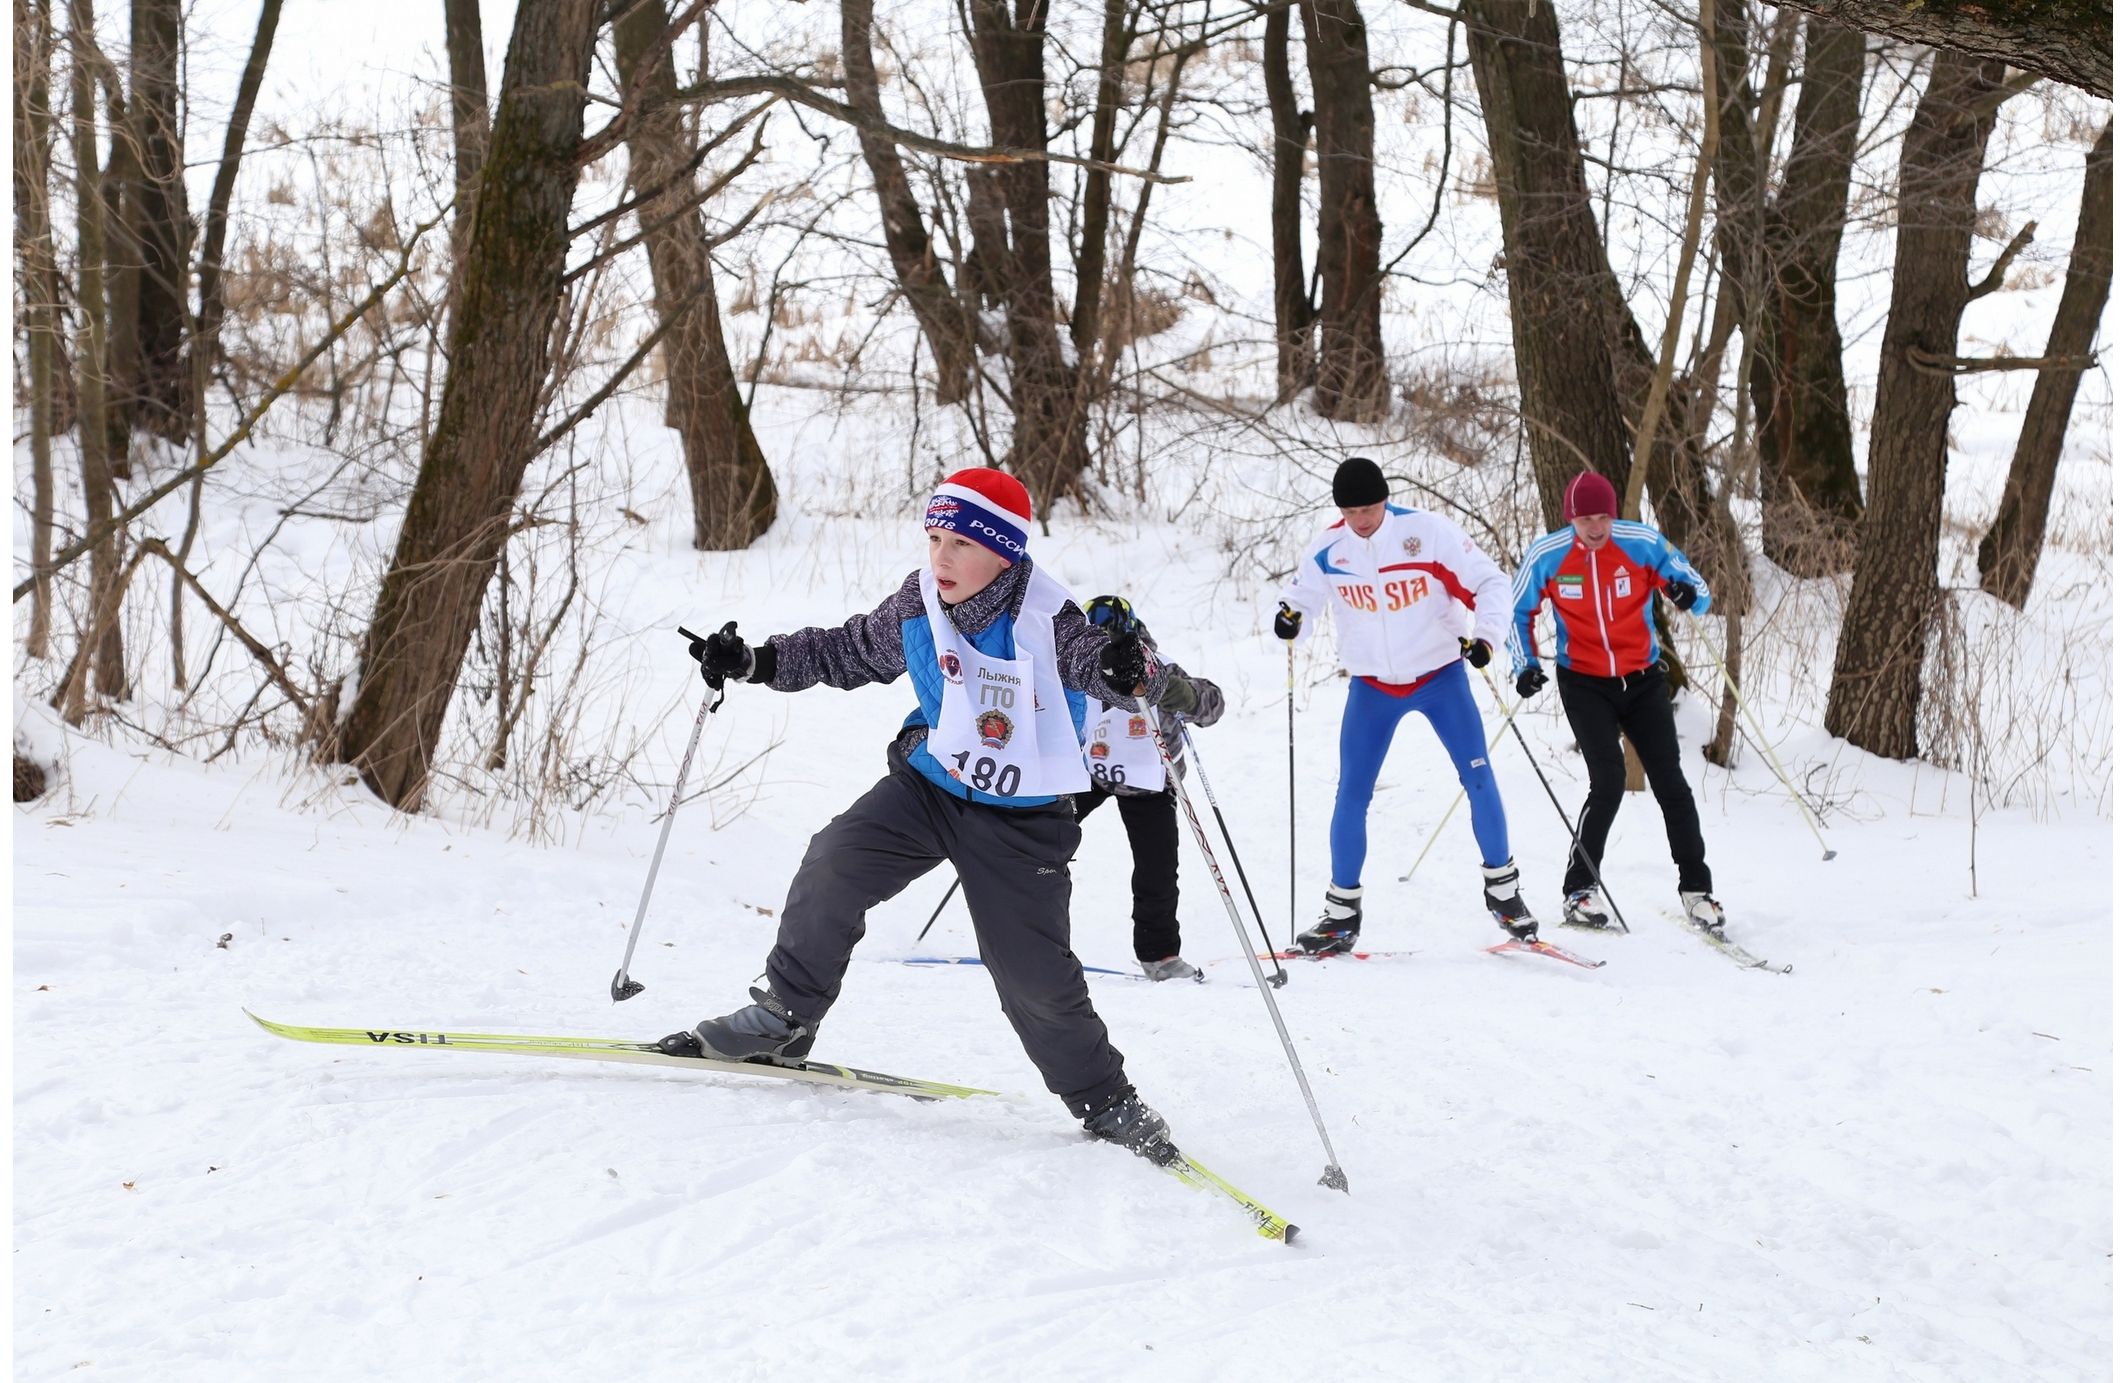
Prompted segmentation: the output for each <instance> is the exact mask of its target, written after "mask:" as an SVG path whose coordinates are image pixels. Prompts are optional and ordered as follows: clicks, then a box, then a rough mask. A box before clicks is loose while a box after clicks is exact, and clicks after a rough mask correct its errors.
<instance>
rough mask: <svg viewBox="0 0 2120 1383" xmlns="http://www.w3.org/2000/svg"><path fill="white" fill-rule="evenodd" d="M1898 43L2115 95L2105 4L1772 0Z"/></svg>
mask: <svg viewBox="0 0 2120 1383" xmlns="http://www.w3.org/2000/svg"><path fill="white" fill-rule="evenodd" d="M1770 3H1773V4H1781V5H1789V6H1792V7H1794V8H1796V9H1800V10H1804V11H1807V12H1808V13H1811V14H1815V15H1818V16H1820V17H1821V18H1824V19H1829V20H1831V21H1833V22H1834V23H1836V24H1845V25H1847V26H1848V27H1849V28H1851V29H1860V30H1862V31H1863V32H1865V33H1872V34H1885V35H1887V36H1889V37H1891V38H1895V39H1898V40H1899V41H1900V42H1901V43H1919V44H1928V45H1933V46H1934V47H1937V48H1942V49H1947V50H1949V51H1952V52H1956V53H1960V54H1971V55H1972V56H1974V57H1983V58H1999V59H2001V60H2003V61H2005V62H2007V63H2009V64H2011V65H2012V66H2014V67H2021V68H2023V69H2025V70H2026V71H2028V72H2037V73H2039V74H2040V75H2041V76H2044V77H2052V78H2053V79H2054V80H2055V81H2057V82H2067V83H2068V84H2069V85H2070V86H2075V87H2081V88H2083V89H2084V90H2085V91H2088V92H2089V93H2090V94H2091V95H2093V96H2096V97H2099V98H2101V99H2103V100H2107V101H2110V100H2112V99H2113V11H2112V7H2111V6H2110V5H2103V4H2099V3H2096V0H2092V3H2088V4H2055V3H2054V0H1985V3H1982V4H1977V5H1958V4H1947V5H1926V4H1908V3H1907V0H1770Z"/></svg>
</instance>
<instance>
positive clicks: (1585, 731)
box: [1556, 666, 1714, 893]
mask: <svg viewBox="0 0 2120 1383" xmlns="http://www.w3.org/2000/svg"><path fill="white" fill-rule="evenodd" d="M1556 680H1557V681H1558V682H1559V684H1560V692H1561V705H1562V706H1563V707H1564V708H1565V709H1566V710H1567V712H1568V725H1569V727H1570V728H1571V729H1573V730H1574V731H1575V740H1576V743H1577V744H1579V745H1581V746H1582V750H1583V762H1584V764H1585V765H1587V766H1588V767H1589V769H1590V798H1589V800H1588V801H1586V802H1584V803H1583V812H1582V816H1581V817H1580V818H1579V820H1578V829H1579V830H1580V831H1581V840H1582V846H1583V850H1584V851H1585V852H1586V853H1587V854H1588V855H1589V856H1590V859H1591V860H1592V861H1593V862H1594V863H1596V864H1597V865H1598V867H1599V868H1600V869H1602V868H1603V866H1604V860H1605V836H1606V834H1607V833H1608V832H1610V831H1611V829H1612V818H1613V817H1615V816H1617V815H1619V804H1620V799H1621V798H1622V797H1624V796H1625V795H1626V791H1627V759H1626V753H1625V751H1624V750H1622V749H1621V748H1620V743H1619V736H1620V732H1621V731H1622V730H1624V731H1626V732H1627V738H1628V739H1630V740H1632V741H1634V752H1635V753H1636V754H1637V755H1639V756H1640V758H1641V761H1642V773H1643V775H1644V776H1645V777H1647V778H1648V780H1649V790H1650V791H1651V792H1653V793H1655V794H1656V805H1657V806H1659V807H1661V808H1663V811H1664V834H1665V836H1667V837H1668V838H1669V839H1670V842H1671V858H1672V860H1673V861H1674V862H1676V863H1677V865H1678V887H1679V891H1680V892H1683V893H1712V892H1713V891H1714V883H1713V880H1712V879H1711V878H1710V876H1709V874H1708V847H1707V845H1706V844H1705V843H1703V842H1702V840H1701V838H1700V812H1699V810H1698V809H1697V808H1696V807H1695V806H1694V805H1693V789H1692V786H1691V785H1690V784H1688V783H1687V782H1686V769H1685V765H1684V763H1683V762H1682V761H1681V760H1680V758H1679V751H1678V727H1677V726H1676V725H1674V724H1673V723H1672V721H1671V689H1670V687H1669V686H1667V685H1666V684H1665V682H1664V673H1663V669H1662V668H1659V667H1653V666H1652V667H1647V668H1644V669H1642V670H1641V671H1640V672H1630V673H1628V674H1627V675H1626V676H1625V677H1588V676H1585V675H1583V674H1582V673H1579V672H1575V671H1573V670H1572V669H1569V668H1561V669H1560V670H1559V677H1558V678H1557V679H1556ZM1591 883H1592V880H1591V877H1590V866H1589V865H1586V864H1584V863H1583V861H1582V859H1581V857H1580V856H1577V855H1576V854H1575V853H1574V852H1572V851H1571V852H1570V853H1569V856H1568V876H1567V879H1566V880H1565V881H1564V882H1563V883H1562V884H1561V887H1562V888H1563V889H1564V890H1565V891H1567V892H1569V893H1574V892H1576V891H1578V890H1580V889H1585V888H1589V887H1590V886H1591Z"/></svg>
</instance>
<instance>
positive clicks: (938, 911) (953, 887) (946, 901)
mask: <svg viewBox="0 0 2120 1383" xmlns="http://www.w3.org/2000/svg"><path fill="white" fill-rule="evenodd" d="M963 882H964V878H963V876H962V875H960V876H958V877H957V878H954V879H952V880H950V891H949V892H948V893H945V894H943V895H942V901H941V902H939V903H937V904H935V911H934V914H933V916H930V917H929V918H928V924H927V925H926V926H925V927H922V928H921V929H920V935H918V936H916V937H914V938H913V944H914V945H915V946H918V945H919V944H920V943H921V942H923V941H925V940H927V934H928V933H929V932H931V931H933V930H934V929H935V918H937V917H940V916H942V910H943V909H944V908H946V907H948V906H949V905H950V899H952V898H955V897H956V896H957V886H958V885H959V884H961V883H963Z"/></svg>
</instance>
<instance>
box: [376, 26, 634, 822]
mask: <svg viewBox="0 0 2120 1383" xmlns="http://www.w3.org/2000/svg"><path fill="white" fill-rule="evenodd" d="M601 12H602V7H601V6H600V5H599V4H597V3H596V0H522V3H521V4H520V5H519V6H518V7H517V9H516V14H515V32H514V35H513V37H512V38H511V39H510V41H509V45H508V59H507V64H506V68H505V76H504V78H503V81H502V86H501V100H500V110H499V112H498V114H497V115H496V117H495V120H494V124H493V133H492V139H491V142H490V144H489V146H488V149H487V154H486V162H485V167H484V169H483V171H482V174H481V177H480V182H479V202H480V207H479V214H478V218H477V222H476V225H475V226H474V228H473V231H472V236H471V245H470V253H469V255H468V257H467V258H466V260H465V263H464V266H463V270H464V272H463V282H462V292H461V296H460V297H459V299H458V303H457V311H456V316H455V319H454V321H453V322H452V323H451V329H450V334H451V350H450V353H449V374H448V378H447V380H446V381H445V383H444V384H443V386H442V402H441V408H440V410H439V412H438V414H437V416H436V419H435V426H434V433H433V435H432V437H430V438H429V439H428V442H427V448H426V454H425V455H424V456H423V457H422V458H421V462H420V474H419V479H418V480H417V481H416V482H415V483H414V485H413V490H412V496H411V499H410V501H409V502H408V503H407V505H406V510H405V520H404V526H403V527H402V529H401V530H400V531H399V534H398V544H397V551H396V553H395V554H394V556H393V557H392V559H391V564H390V570H389V572H388V573H387V574H386V575H385V576H384V578H383V585H382V589H381V591H380V592H379V593H378V595H377V597H376V609H375V616H374V618H373V620H372V621H371V622H370V624H369V627H368V633H367V636H366V638H365V639H364V640H363V643H362V648H361V671H360V689H359V692H358V693H357V695H356V696H355V699H354V704H353V708H352V710H351V711H350V712H349V714H348V716H347V720H346V725H345V727H344V730H343V733H342V734H341V737H340V742H339V744H338V746H337V749H338V754H339V757H340V759H341V761H343V762H346V763H351V764H354V765H355V766H357V767H358V768H359V769H360V772H361V776H362V778H363V779H364V780H365V781H366V782H367V783H368V785H369V786H370V787H371V788H373V789H374V790H375V792H376V793H377V794H378V795H380V796H381V797H383V798H384V799H385V800H386V801H389V802H391V803H392V804H394V805H396V806H397V807H399V808H400V809H402V810H406V811H411V810H414V809H416V808H417V807H418V806H419V804H420V801H421V799H422V796H423V794H424V792H425V789H426V784H427V775H428V772H429V768H430V765H431V764H432V762H433V758H434V752H435V747H436V744H437V743H438V742H439V740H440V738H441V729H442V721H443V718H444V716H445V715H446V714H447V712H448V709H449V701H450V697H451V695H452V693H453V692H454V691H455V688H456V679H457V674H458V672H459V671H460V669H461V667H462V664H463V660H464V652H465V650H466V648H468V647H469V645H470V642H471V634H472V630H473V628H474V627H475V626H476V625H477V622H478V617H479V611H480V608H481V606H482V604H483V602H484V599H485V591H486V585H487V583H488V582H489V581H490V580H491V579H492V576H493V568H494V564H495V562H496V561H497V560H498V558H499V555H500V549H501V544H502V543H503V542H504V541H505V540H506V536H507V531H508V518H509V513H510V511H511V509H512V508H513V506H514V504H515V500H516V497H517V495H518V494H519V493H520V491H521V487H522V478H523V472H524V469H525V468H526V467H527V466H528V465H529V462H530V459H531V451H532V447H533V444H534V443H535V440H536V431H535V428H536V422H537V403H538V397H539V394H540V392H541V390H542V388H543V386H544V383H545V378H546V374H547V371H548V368H549V355H550V342H551V338H552V322H553V317H554V315H555V313H556V312H557V310H558V307H559V300H560V290H561V274H562V271H563V270H564V268H565V265H566V256H567V214H568V209H569V206H570V205H571V203H572V202H573V199H574V190H575V185H576V183H577V181H578V178H579V170H578V169H577V167H576V165H575V154H576V151H577V150H578V149H579V148H580V147H581V138H582V110H583V107H584V105H585V103H586V98H587V87H588V81H589V62H590V57H591V54H592V52H593V51H594V47H595V35H596V24H597V18H598V16H599V15H600V13H601Z"/></svg>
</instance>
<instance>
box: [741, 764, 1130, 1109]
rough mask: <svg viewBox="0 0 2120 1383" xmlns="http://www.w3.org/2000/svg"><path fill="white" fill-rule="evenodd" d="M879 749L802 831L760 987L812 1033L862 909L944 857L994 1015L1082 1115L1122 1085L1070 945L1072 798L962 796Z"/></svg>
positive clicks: (860, 923)
mask: <svg viewBox="0 0 2120 1383" xmlns="http://www.w3.org/2000/svg"><path fill="white" fill-rule="evenodd" d="M890 757H891V771H890V773H889V774H887V775H886V776H885V777H884V779H883V781H882V782H879V783H878V784H876V786H874V787H872V788H870V789H869V790H868V791H867V792H866V793H864V794H862V796H861V798H860V799H859V800H858V801H856V802H855V803H854V805H853V806H851V807H849V808H847V809H846V810H845V811H844V812H841V813H840V814H839V815H838V816H836V817H834V818H832V820H831V823H830V824H829V825H827V826H826V827H825V828H824V829H823V830H821V831H819V832H818V833H817V834H816V835H815V836H813V837H811V839H810V848H809V852H808V853H807V854H805V855H804V856H803V860H802V867H801V868H800V869H798V870H797V871H796V872H795V882H794V883H793V884H791V885H789V887H788V901H787V907H786V908H785V909H784V910H783V911H782V912H781V914H780V937H779V940H778V941H777V942H776V943H775V944H774V946H773V953H772V955H771V956H770V957H768V958H767V960H766V977H767V979H768V981H769V982H770V983H771V985H772V987H773V992H774V993H775V994H777V995H779V996H780V998H781V1001H782V1002H783V1003H785V1004H786V1005H787V1006H788V1008H789V1009H790V1010H791V1011H792V1012H793V1013H794V1014H795V1016H796V1017H797V1018H799V1019H801V1020H802V1021H803V1023H804V1024H805V1025H807V1026H809V1027H811V1028H813V1029H814V1028H815V1027H816V1026H817V1025H818V1024H819V1023H820V1022H822V1021H823V1019H824V1016H825V1015H826V1014H827V1013H829V1012H830V1011H831V1008H832V1005H833V1003H835V1002H836V1001H837V1000H838V998H839V985H840V981H841V980H842V979H843V978H844V977H845V975H846V969H847V962H848V961H849V960H850V959H852V957H853V954H854V947H855V945H856V944H857V943H858V942H859V941H860V940H861V938H862V936H863V934H864V933H866V932H867V930H868V911H869V909H870V908H872V907H874V906H875V905H876V904H878V903H880V902H883V901H884V900H885V899H887V898H893V897H896V896H897V894H898V893H899V891H900V890H902V889H903V888H904V887H905V886H906V885H907V884H909V883H911V882H912V881H913V880H915V879H917V878H919V877H920V876H921V875H923V874H925V873H927V872H928V871H929V870H931V869H933V868H934V867H935V866H936V865H938V864H940V863H942V862H943V861H944V860H948V861H949V862H950V863H952V864H954V865H955V866H956V867H957V877H958V878H959V879H962V880H963V881H964V903H965V906H966V908H968V909H969V910H970V912H971V914H972V927H973V929H974V931H975V932H976V933H977V934H978V938H979V957H980V959H981V960H983V961H984V962H985V963H986V968H987V971H988V973H990V974H991V975H992V976H993V977H994V989H995V990H996V992H997V993H998V994H999V995H1000V997H1001V1011H1002V1013H1004V1014H1005V1015H1007V1017H1008V1021H1009V1023H1010V1025H1011V1026H1013V1027H1014V1028H1015V1029H1016V1036H1017V1037H1018V1038H1019V1039H1021V1040H1022V1042H1023V1050H1024V1051H1025V1052H1026V1053H1027V1054H1028V1055H1029V1056H1030V1059H1031V1061H1032V1063H1033V1064H1034V1065H1036V1066H1037V1068H1038V1071H1039V1074H1040V1075H1042V1076H1044V1077H1045V1088H1046V1089H1048V1090H1050V1091H1052V1092H1053V1093H1054V1094H1055V1095H1058V1096H1059V1097H1060V1098H1061V1099H1063V1100H1065V1101H1066V1102H1067V1107H1068V1108H1069V1109H1070V1110H1072V1111H1074V1113H1075V1116H1076V1117H1077V1118H1082V1117H1085V1116H1087V1115H1088V1114H1089V1113H1090V1112H1091V1111H1092V1110H1093V1109H1095V1108H1096V1107H1097V1106H1098V1105H1099V1104H1100V1103H1102V1102H1103V1101H1104V1099H1105V1098H1106V1097H1107V1096H1109V1095H1111V1094H1113V1093H1114V1092H1116V1091H1118V1090H1119V1089H1120V1088H1121V1087H1122V1086H1124V1085H1125V1084H1126V1066H1125V1059H1124V1058H1123V1057H1121V1056H1120V1054H1119V1053H1118V1051H1117V1050H1116V1049H1114V1048H1113V1046H1112V1044H1111V1039H1110V1037H1109V1035H1108V1034H1107V1033H1106V1032H1105V1028H1104V1020H1103V1019H1101V1018H1099V1017H1098V1016H1097V1011H1096V1009H1095V1008H1093V1007H1092V1006H1091V1005H1090V1001H1089V985H1088V983H1087V982H1086V981H1085V980H1084V979H1083V976H1082V962H1081V961H1079V960H1077V959H1075V953H1074V952H1073V951H1072V950H1071V949H1069V942H1068V911H1067V910H1068V901H1069V896H1070V894H1071V893H1072V891H1073V886H1072V883H1071V881H1070V879H1069V875H1068V872H1067V865H1068V860H1069V859H1071V858H1072V857H1073V855H1074V853H1075V847H1076V845H1078V844H1079V843H1080V842H1081V840H1082V830H1081V828H1080V827H1078V826H1077V825H1076V824H1075V809H1074V804H1073V802H1072V801H1071V800H1070V799H1068V798H1066V797H1062V798H1061V799H1060V800H1058V801H1057V802H1053V803H1051V804H1049V805H1047V806H1042V807H989V806H984V805H982V804H980V803H976V802H967V801H965V800H964V799H963V798H960V797H953V796H951V795H950V794H949V793H947V792H944V791H943V790H942V789H941V788H939V787H937V786H935V785H934V784H933V783H931V782H929V781H928V780H927V779H926V778H923V777H922V776H921V775H920V774H919V772H917V771H916V770H915V769H913V768H911V767H910V766H908V765H907V763H906V761H905V756H904V755H903V753H901V752H900V751H899V749H898V748H897V747H896V746H893V747H892V749H891V756H890Z"/></svg>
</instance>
